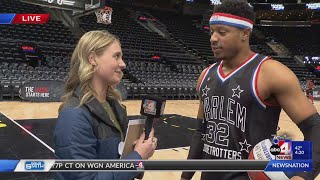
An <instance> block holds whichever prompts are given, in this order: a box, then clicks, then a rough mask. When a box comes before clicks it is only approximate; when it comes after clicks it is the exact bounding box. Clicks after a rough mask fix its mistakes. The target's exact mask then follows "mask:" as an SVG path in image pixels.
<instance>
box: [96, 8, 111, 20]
mask: <svg viewBox="0 0 320 180" xmlns="http://www.w3.org/2000/svg"><path fill="white" fill-rule="evenodd" d="M112 11H113V10H112V8H111V7H108V6H106V7H104V8H103V9H100V10H98V11H96V12H95V14H96V16H97V23H101V24H111V16H112Z"/></svg>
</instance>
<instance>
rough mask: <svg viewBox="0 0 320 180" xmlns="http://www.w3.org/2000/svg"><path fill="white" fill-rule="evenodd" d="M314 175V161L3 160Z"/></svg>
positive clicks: (6, 164) (2, 164)
mask: <svg viewBox="0 0 320 180" xmlns="http://www.w3.org/2000/svg"><path fill="white" fill-rule="evenodd" d="M65 171H295V172H300V171H312V160H272V161H259V160H183V161H151V160H150V161H149V160H141V161H139V160H39V159H33V160H25V159H24V160H0V172H65Z"/></svg>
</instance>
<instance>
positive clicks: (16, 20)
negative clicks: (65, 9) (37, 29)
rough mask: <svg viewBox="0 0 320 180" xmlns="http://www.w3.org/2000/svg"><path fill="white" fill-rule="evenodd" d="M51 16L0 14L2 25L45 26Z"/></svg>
mask: <svg viewBox="0 0 320 180" xmlns="http://www.w3.org/2000/svg"><path fill="white" fill-rule="evenodd" d="M49 17H50V14H0V24H45V23H47V22H48V20H49Z"/></svg>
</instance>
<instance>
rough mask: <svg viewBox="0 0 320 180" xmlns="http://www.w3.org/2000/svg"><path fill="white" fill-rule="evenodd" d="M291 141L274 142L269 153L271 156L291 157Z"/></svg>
mask: <svg viewBox="0 0 320 180" xmlns="http://www.w3.org/2000/svg"><path fill="white" fill-rule="evenodd" d="M291 147H292V145H291V141H290V140H278V141H275V144H273V145H272V146H271V147H270V153H271V154H272V155H275V156H277V155H282V156H283V155H284V156H285V155H291V154H292V150H291Z"/></svg>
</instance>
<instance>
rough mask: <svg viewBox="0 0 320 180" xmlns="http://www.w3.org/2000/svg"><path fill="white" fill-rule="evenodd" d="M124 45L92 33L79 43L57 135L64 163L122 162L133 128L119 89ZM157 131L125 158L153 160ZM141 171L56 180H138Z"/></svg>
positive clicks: (57, 147) (58, 151)
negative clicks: (121, 149)
mask: <svg viewBox="0 0 320 180" xmlns="http://www.w3.org/2000/svg"><path fill="white" fill-rule="evenodd" d="M125 67H126V65H125V63H124V62H123V59H122V50H121V44H120V41H119V39H118V38H117V37H115V36H114V35H112V34H110V33H109V32H107V31H90V32H87V33H85V34H84V35H83V36H82V37H81V38H80V40H79V42H78V44H77V46H76V48H75V50H74V52H73V54H72V57H71V63H70V72H69V79H68V80H67V82H66V84H65V94H64V96H63V97H62V99H63V103H62V105H61V106H60V108H59V117H58V120H57V124H56V128H55V131H54V143H55V153H56V156H57V158H59V159H119V153H118V145H119V143H120V142H121V141H123V140H124V138H125V137H124V136H125V132H126V130H127V126H128V119H127V113H126V110H125V107H124V106H123V105H121V103H120V102H121V96H120V93H119V92H118V91H117V90H116V89H115V85H117V84H118V83H120V80H121V78H122V76H123V73H122V70H123V69H124V68H125ZM156 143H157V142H156V138H154V134H153V132H152V133H150V136H149V139H148V140H146V141H144V134H142V135H141V137H140V139H138V140H137V141H136V143H135V144H136V145H135V148H134V151H132V152H131V153H129V155H128V156H127V157H125V159H148V158H150V157H151V156H152V155H153V153H154V151H155V148H156ZM137 175H139V174H138V173H136V172H121V173H120V172H103V173H97V172H79V173H78V172H77V173H57V179H77V180H79V179H81V180H82V179H83V180H84V179H85V180H90V179H95V180H100V179H103V180H106V179H108V180H118V179H121V180H122V179H128V180H130V179H133V178H134V177H135V176H137Z"/></svg>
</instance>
